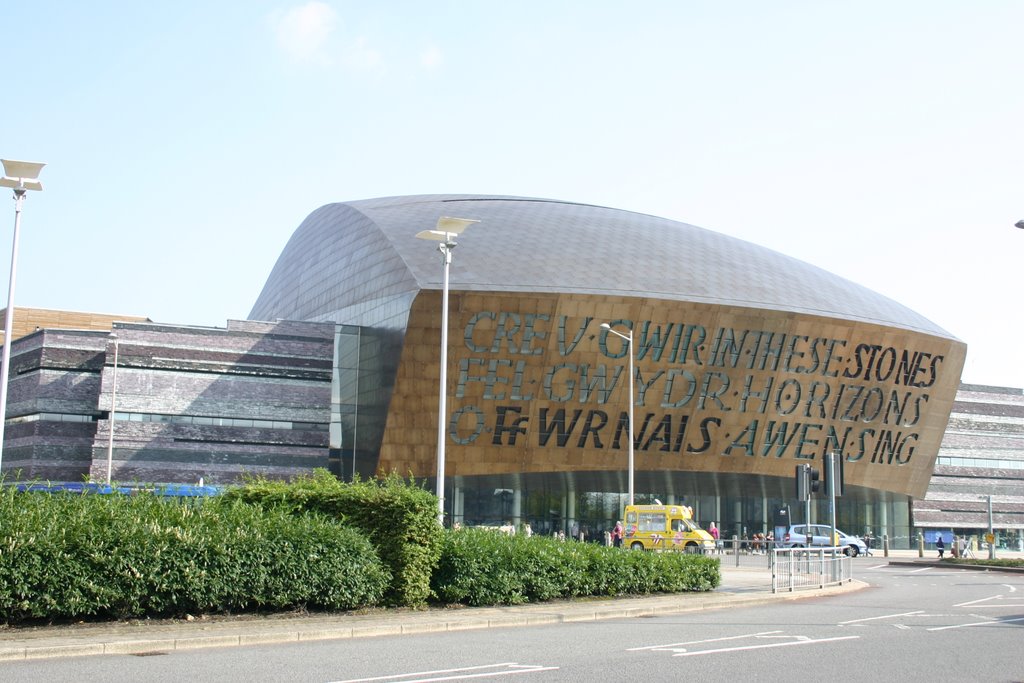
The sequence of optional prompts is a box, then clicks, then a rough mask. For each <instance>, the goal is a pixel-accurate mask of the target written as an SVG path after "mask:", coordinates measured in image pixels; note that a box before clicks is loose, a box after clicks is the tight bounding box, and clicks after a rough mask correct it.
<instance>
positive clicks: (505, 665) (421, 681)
mask: <svg viewBox="0 0 1024 683" xmlns="http://www.w3.org/2000/svg"><path fill="white" fill-rule="evenodd" d="M487 669H500V670H498V671H487ZM557 670H558V667H557V666H540V665H539V664H536V665H535V664H518V663H516V662H501V663H498V664H482V665H480V666H464V667H461V668H458V669H438V670H437V671H416V672H414V673H407V674H391V675H390V676H374V677H372V678H349V679H346V680H344V681H335V682H334V683H368V682H369V681H402V683H426V682H427V681H456V680H465V679H468V678H493V677H495V676H518V675H519V674H530V673H536V672H538V671H557ZM466 672H472V673H466ZM443 674H458V675H447V676H446V675H443ZM412 676H420V677H422V676H428V677H429V678H411V677H412Z"/></svg>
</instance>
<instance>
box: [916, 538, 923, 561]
mask: <svg viewBox="0 0 1024 683" xmlns="http://www.w3.org/2000/svg"><path fill="white" fill-rule="evenodd" d="M917 556H918V557H924V534H918V535H917Z"/></svg>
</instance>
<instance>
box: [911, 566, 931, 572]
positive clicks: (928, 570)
mask: <svg viewBox="0 0 1024 683" xmlns="http://www.w3.org/2000/svg"><path fill="white" fill-rule="evenodd" d="M931 570H932V567H923V568H922V569H915V570H913V571H909V572H907V573H908V574H917V573H918V572H930V571H931Z"/></svg>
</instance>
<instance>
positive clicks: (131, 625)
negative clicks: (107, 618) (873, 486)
mask: <svg viewBox="0 0 1024 683" xmlns="http://www.w3.org/2000/svg"><path fill="white" fill-rule="evenodd" d="M722 559H723V561H722V585H721V586H720V587H719V588H718V589H716V590H714V591H710V592H706V593H684V594H680V595H656V596H648V597H635V598H608V599H586V600H571V601H570V600H565V601H556V602H547V603H540V604H531V605H519V606H515V607H466V608H452V609H446V608H431V609H425V610H384V609H381V610H369V611H366V612H363V613H344V614H331V615H320V614H312V615H305V614H286V615H269V616H251V615H243V616H238V617H210V618H197V619H195V620H193V621H186V620H155V621H132V622H115V623H96V624H93V623H84V624H74V625H70V626H46V627H28V628H10V629H0V662H2V661H12V660H23V659H40V658H48V657H71V656H80V655H99V654H141V653H154V652H169V651H172V650H191V649H197V648H205V647H225V646H239V645H259V644H265V643H286V642H297V641H307V640H326V639H340V638H366V637H372V636H384V635H401V634H407V633H433V632H438V631H463V630H468V629H481V628H501V627H510V626H530V625H538V624H560V623H568V622H579V621H596V620H598V619H619V618H627V617H641V616H654V615H664V614H676V613H679V612H689V611H694V610H705V609H721V608H728V607H745V606H749V605H757V604H763V603H766V602H775V601H780V600H794V599H799V598H807V597H818V596H822V595H830V594H835V593H838V592H845V591H849V590H858V589H860V588H862V587H863V586H864V584H862V583H860V582H858V581H856V580H855V581H854V582H852V583H849V584H845V585H843V586H836V587H831V588H825V589H822V590H805V591H800V592H795V593H778V594H772V592H771V572H770V571H769V570H768V569H767V566H766V564H765V566H754V567H751V566H743V567H735V566H733V557H732V556H728V555H726V556H723V558H722ZM744 564H746V563H744Z"/></svg>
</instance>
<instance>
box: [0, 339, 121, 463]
mask: <svg viewBox="0 0 1024 683" xmlns="http://www.w3.org/2000/svg"><path fill="white" fill-rule="evenodd" d="M106 340H107V334H106V333H103V332H89V331H66V330H42V331H38V332H35V333H33V334H30V335H29V336H27V337H23V338H22V339H20V340H18V341H16V342H15V343H14V345H13V346H12V348H11V375H10V388H9V394H8V404H7V417H8V419H9V420H10V422H9V423H8V425H7V427H6V430H5V441H6V444H5V448H4V452H3V469H4V471H5V472H17V471H20V473H21V474H20V477H21V478H22V479H39V480H63V481H81V479H82V477H83V476H85V475H87V474H88V472H89V468H90V466H91V464H92V445H93V440H94V436H95V431H96V422H95V420H96V418H97V417H98V416H99V414H100V413H99V411H98V409H97V407H96V396H97V394H98V393H99V385H100V383H99V379H100V378H99V370H100V368H102V367H103V357H104V350H103V349H104V346H105V344H106ZM40 418H43V419H40ZM62 420H68V421H62ZM71 420H76V421H71Z"/></svg>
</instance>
